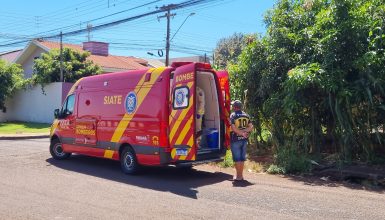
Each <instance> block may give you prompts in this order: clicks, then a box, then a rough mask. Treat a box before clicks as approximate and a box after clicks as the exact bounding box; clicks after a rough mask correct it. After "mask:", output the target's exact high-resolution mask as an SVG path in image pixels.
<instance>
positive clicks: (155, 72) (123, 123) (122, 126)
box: [111, 67, 166, 142]
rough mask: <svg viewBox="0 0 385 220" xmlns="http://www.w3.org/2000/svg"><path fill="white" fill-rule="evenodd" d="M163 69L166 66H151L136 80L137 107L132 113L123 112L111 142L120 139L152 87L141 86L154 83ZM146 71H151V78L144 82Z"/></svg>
mask: <svg viewBox="0 0 385 220" xmlns="http://www.w3.org/2000/svg"><path fill="white" fill-rule="evenodd" d="M165 69H166V67H160V68H156V69H154V68H151V69H149V70H148V71H147V72H146V73H145V74H144V75H143V76H142V78H141V79H140V81H139V82H138V84H137V86H136V88H135V93H136V96H137V102H138V104H137V107H136V109H135V111H134V112H133V113H132V114H127V113H125V114H124V116H123V118H122V119H121V120H120V122H119V124H118V126H117V128H116V129H115V132H114V134H113V135H112V138H111V142H119V141H120V138H121V137H122V135H123V133H124V131H125V130H126V128H127V126H128V124H129V123H130V121H131V120H132V118H133V117H134V115H135V113H136V111H137V110H138V109H139V108H140V106H141V104H142V103H143V101H144V100H145V98H146V96H147V95H148V93H149V92H150V90H151V89H152V87H145V88H143V87H141V86H144V85H147V84H148V85H151V84H154V83H155V82H156V80H158V77H159V76H160V74H161V73H162V72H163V71H164V70H165ZM151 72H152V73H151ZM147 73H151V80H150V81H149V82H144V80H145V77H146V75H147Z"/></svg>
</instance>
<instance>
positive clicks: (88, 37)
mask: <svg viewBox="0 0 385 220" xmlns="http://www.w3.org/2000/svg"><path fill="white" fill-rule="evenodd" d="M91 30H92V24H87V32H88V34H87V40H88V42H90V41H91Z"/></svg>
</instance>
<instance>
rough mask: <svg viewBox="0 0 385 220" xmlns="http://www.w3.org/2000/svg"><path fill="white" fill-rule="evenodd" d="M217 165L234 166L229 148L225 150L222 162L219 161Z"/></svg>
mask: <svg viewBox="0 0 385 220" xmlns="http://www.w3.org/2000/svg"><path fill="white" fill-rule="evenodd" d="M219 166H221V167H233V166H234V161H233V156H232V154H231V150H227V151H226V156H225V159H224V160H223V162H220V163H219Z"/></svg>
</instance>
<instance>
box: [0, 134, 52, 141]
mask: <svg viewBox="0 0 385 220" xmlns="http://www.w3.org/2000/svg"><path fill="white" fill-rule="evenodd" d="M41 138H49V135H48V134H47V135H46V134H44V135H20V136H18V135H15V136H0V140H25V139H41Z"/></svg>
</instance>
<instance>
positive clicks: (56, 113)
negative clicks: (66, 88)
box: [53, 108, 60, 119]
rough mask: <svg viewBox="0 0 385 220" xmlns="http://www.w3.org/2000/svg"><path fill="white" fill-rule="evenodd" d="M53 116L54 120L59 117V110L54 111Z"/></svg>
mask: <svg viewBox="0 0 385 220" xmlns="http://www.w3.org/2000/svg"><path fill="white" fill-rule="evenodd" d="M53 114H54V116H55V118H56V119H58V118H59V116H60V110H59V109H58V108H57V109H55V111H54V112H53Z"/></svg>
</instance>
